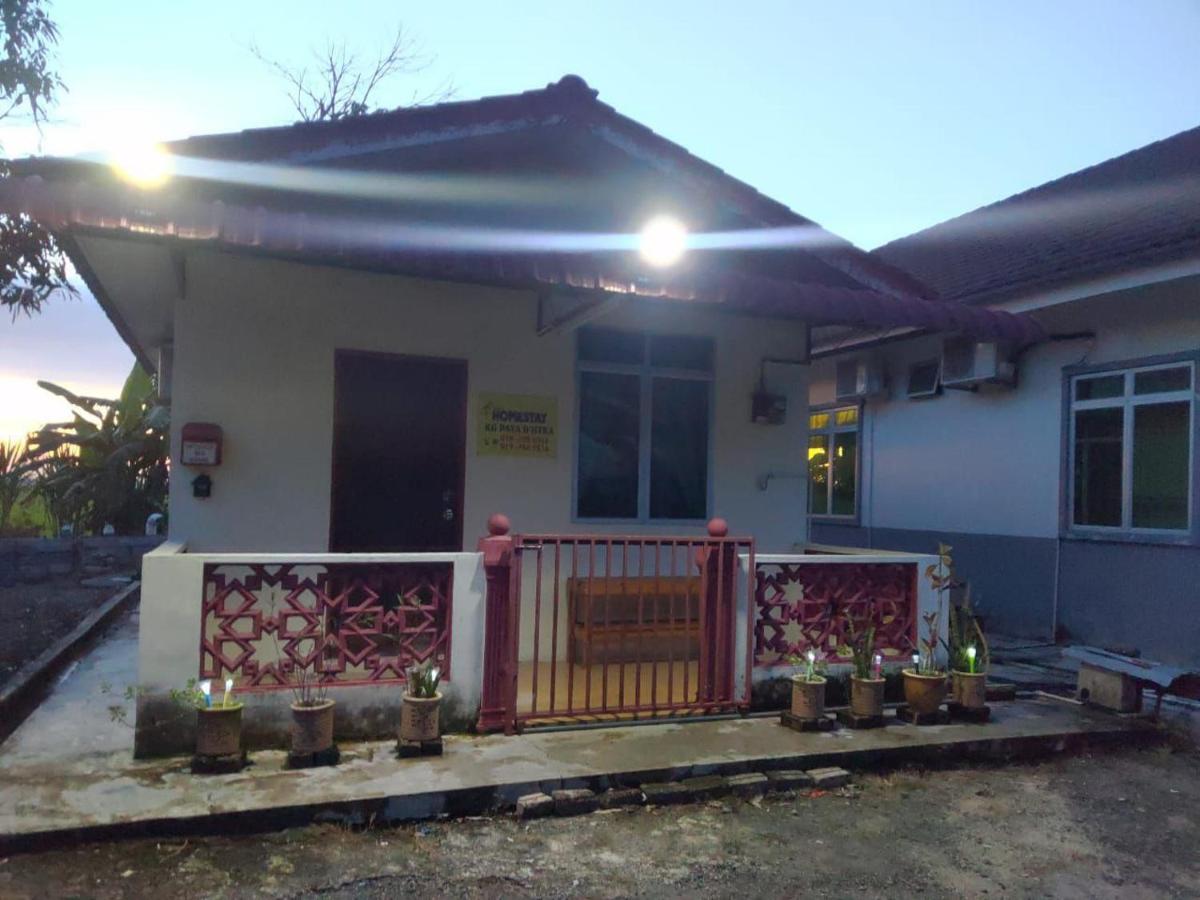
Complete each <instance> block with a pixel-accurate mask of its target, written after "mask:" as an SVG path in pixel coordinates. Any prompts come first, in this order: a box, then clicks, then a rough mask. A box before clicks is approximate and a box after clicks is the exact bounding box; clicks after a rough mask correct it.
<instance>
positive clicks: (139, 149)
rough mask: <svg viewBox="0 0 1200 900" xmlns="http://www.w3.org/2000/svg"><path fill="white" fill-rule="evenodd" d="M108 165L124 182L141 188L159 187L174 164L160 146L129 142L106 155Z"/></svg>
mask: <svg viewBox="0 0 1200 900" xmlns="http://www.w3.org/2000/svg"><path fill="white" fill-rule="evenodd" d="M108 162H109V165H111V166H112V167H113V169H115V170H116V172H117V174H118V175H120V176H121V177H122V178H124V179H125V180H126V181H129V182H132V183H133V184H136V185H137V186H138V187H141V188H156V187H161V186H162V185H163V184H165V183H166V181H167V179H168V178H170V177H171V175H172V173H173V172H174V164H173V162H172V159H171V154H169V153H168V152H167V151H166V149H165V148H163V146H162V145H161V144H154V143H139V142H131V143H129V144H127V145H125V146H121V147H118V148H116V149H115V150H113V151H112V152H110V153H109V154H108Z"/></svg>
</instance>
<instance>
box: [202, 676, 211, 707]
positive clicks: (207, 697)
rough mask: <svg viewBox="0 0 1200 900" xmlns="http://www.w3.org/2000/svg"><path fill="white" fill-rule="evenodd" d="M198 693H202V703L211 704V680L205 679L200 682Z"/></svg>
mask: <svg viewBox="0 0 1200 900" xmlns="http://www.w3.org/2000/svg"><path fill="white" fill-rule="evenodd" d="M200 693H201V694H203V695H204V705H205V706H212V682H211V681H208V680H205V681H202V682H200Z"/></svg>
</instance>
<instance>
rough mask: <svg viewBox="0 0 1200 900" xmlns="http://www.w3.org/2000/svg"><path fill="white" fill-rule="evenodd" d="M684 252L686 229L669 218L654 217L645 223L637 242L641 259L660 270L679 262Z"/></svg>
mask: <svg viewBox="0 0 1200 900" xmlns="http://www.w3.org/2000/svg"><path fill="white" fill-rule="evenodd" d="M685 250H687V229H686V228H684V226H683V223H682V222H680V221H679V220H678V219H673V218H671V217H670V216H655V217H654V218H653V219H651V220H650V221H649V222H647V223H646V225H645V227H644V228H643V229H642V233H641V236H640V237H639V240H638V252H639V253H641V256H642V259H644V260H645V261H646V262H648V263H650V265H652V266H655V267H657V268H660V269H665V268H667V267H668V266H673V265H675V263H677V262H679V260H680V259H681V258H682V257H683V254H684V251H685Z"/></svg>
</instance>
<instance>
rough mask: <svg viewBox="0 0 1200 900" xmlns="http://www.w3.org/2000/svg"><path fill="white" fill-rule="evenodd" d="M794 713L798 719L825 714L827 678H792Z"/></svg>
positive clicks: (815, 717) (818, 716) (814, 717)
mask: <svg viewBox="0 0 1200 900" xmlns="http://www.w3.org/2000/svg"><path fill="white" fill-rule="evenodd" d="M792 715H793V716H795V717H796V718H797V719H819V718H821V717H822V716H823V715H825V679H824V678H821V677H820V676H818V677H817V679H816V680H815V681H806V680H805V679H804V678H801V677H800V676H796V677H795V678H793V679H792Z"/></svg>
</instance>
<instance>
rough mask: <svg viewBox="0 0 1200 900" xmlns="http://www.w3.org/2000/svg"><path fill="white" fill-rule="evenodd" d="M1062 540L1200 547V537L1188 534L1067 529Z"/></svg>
mask: <svg viewBox="0 0 1200 900" xmlns="http://www.w3.org/2000/svg"><path fill="white" fill-rule="evenodd" d="M1059 537H1060V539H1061V540H1064V541H1079V542H1081V543H1096V544H1145V545H1149V546H1157V547H1200V535H1196V534H1193V533H1187V532H1174V533H1166V534H1154V533H1152V532H1144V531H1124V530H1121V529H1114V530H1112V531H1100V530H1096V531H1079V530H1076V529H1073V528H1071V529H1067V530H1065V531H1063V532H1061V533H1060V535H1059Z"/></svg>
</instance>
